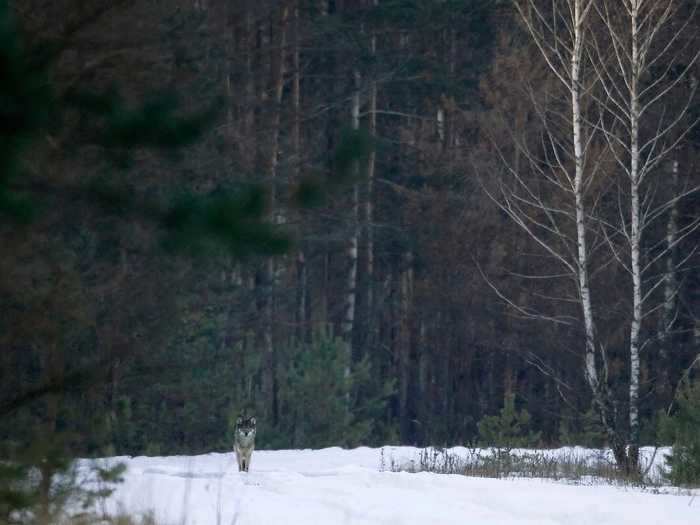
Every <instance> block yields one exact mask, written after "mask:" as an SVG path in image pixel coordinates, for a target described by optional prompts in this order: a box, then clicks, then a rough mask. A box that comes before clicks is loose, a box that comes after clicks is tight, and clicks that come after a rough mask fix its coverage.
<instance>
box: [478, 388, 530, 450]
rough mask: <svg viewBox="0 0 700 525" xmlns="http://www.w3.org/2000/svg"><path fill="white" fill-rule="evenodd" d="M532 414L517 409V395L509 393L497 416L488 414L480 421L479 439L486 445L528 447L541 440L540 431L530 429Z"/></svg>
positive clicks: (508, 447) (509, 447) (507, 447)
mask: <svg viewBox="0 0 700 525" xmlns="http://www.w3.org/2000/svg"><path fill="white" fill-rule="evenodd" d="M529 424H530V414H529V413H528V412H527V410H516V408H515V396H514V395H512V394H511V395H507V396H506V397H505V399H504V401H503V408H502V409H501V411H500V412H499V414H498V415H497V416H486V417H484V418H482V419H481V421H479V424H478V427H479V441H480V442H481V444H482V445H484V446H493V447H499V448H506V449H511V448H527V447H533V446H535V445H536V444H537V443H538V442H539V440H540V433H539V432H531V431H529V429H528V426H529Z"/></svg>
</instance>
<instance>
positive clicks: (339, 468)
mask: <svg viewBox="0 0 700 525" xmlns="http://www.w3.org/2000/svg"><path fill="white" fill-rule="evenodd" d="M417 453H418V451H417V450H416V449H412V448H409V447H385V449H384V455H385V458H387V459H388V458H390V457H394V458H395V459H399V460H406V459H408V458H413V457H416V456H417ZM114 459H116V460H119V461H124V462H125V463H126V464H127V466H128V471H127V474H126V475H125V482H124V483H123V484H122V485H121V486H119V488H118V489H117V491H116V492H115V493H114V495H113V496H112V497H111V499H110V501H109V506H110V507H111V509H114V510H116V509H117V508H121V509H123V510H125V511H127V512H129V513H140V512H148V511H152V512H153V513H154V514H155V516H156V518H157V520H158V523H159V525H160V524H162V525H175V524H178V525H184V524H187V525H233V524H235V525H253V524H255V525H275V524H282V525H297V524H300V525H301V524H303V525H312V524H319V525H320V524H324V525H325V524H329V525H330V524H338V525H341V524H367V525H380V524H381V525H399V524H426V525H443V524H444V525H456V524H460V525H481V524H483V525H511V524H518V525H627V524H629V525H643V524H650V525H651V524H659V525H700V498H697V499H694V498H693V496H690V495H687V494H651V493H650V492H645V491H641V490H636V489H624V488H617V487H612V486H606V485H591V486H580V485H567V484H565V483H557V482H552V481H547V480H524V479H523V480H496V479H484V478H468V477H464V476H458V475H440V474H430V473H419V474H409V473H403V472H399V473H394V472H380V471H379V466H380V461H381V457H380V449H368V448H359V449H354V450H342V449H339V448H331V449H323V450H316V451H311V450H300V451H256V452H255V453H254V455H253V460H252V464H251V472H249V473H247V474H246V473H239V472H238V471H237V468H236V462H235V459H234V456H233V454H208V455H203V456H193V457H179V456H174V457H156V458H145V457H136V458H114Z"/></svg>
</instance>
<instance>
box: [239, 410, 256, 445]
mask: <svg viewBox="0 0 700 525" xmlns="http://www.w3.org/2000/svg"><path fill="white" fill-rule="evenodd" d="M236 438H237V439H238V440H239V441H242V442H245V441H248V442H252V441H253V440H254V439H255V417H243V416H238V419H237V420H236Z"/></svg>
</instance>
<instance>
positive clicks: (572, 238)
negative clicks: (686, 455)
mask: <svg viewBox="0 0 700 525" xmlns="http://www.w3.org/2000/svg"><path fill="white" fill-rule="evenodd" d="M514 5H515V8H516V10H517V13H518V14H519V18H520V20H521V21H522V23H523V24H524V26H525V28H526V30H527V33H528V35H529V37H530V39H531V40H532V42H533V43H534V45H535V46H536V47H537V49H538V50H539V52H540V55H541V58H542V59H543V61H544V63H545V65H546V68H547V70H548V72H549V75H550V77H551V78H552V79H553V81H554V82H555V84H556V86H557V87H558V90H559V91H553V92H552V93H551V94H550V93H547V94H545V95H541V94H539V93H536V92H535V90H534V89H531V91H530V95H531V96H530V98H531V102H532V104H533V105H534V107H535V111H536V113H537V114H538V115H539V117H540V120H541V124H542V128H543V130H544V131H543V136H542V141H541V144H540V145H539V146H540V152H539V153H540V154H539V155H538V153H536V152H533V151H532V150H531V148H529V147H528V146H527V144H524V143H519V144H518V147H519V148H520V149H521V150H522V154H523V156H524V157H525V158H526V159H527V160H528V161H529V162H528V166H529V170H530V172H531V174H532V175H533V176H532V177H528V175H527V173H526V172H525V170H524V169H522V170H517V169H514V167H513V165H512V164H511V163H508V162H507V161H506V162H505V165H506V169H507V171H508V172H509V174H510V177H511V179H512V180H513V185H512V186H510V187H509V186H507V185H505V184H502V185H501V187H500V188H499V193H498V194H495V193H490V195H491V197H492V199H493V200H494V201H495V202H497V204H498V205H499V207H500V208H501V210H502V211H504V212H505V213H506V215H507V216H508V217H509V218H510V219H511V220H513V221H514V222H515V224H517V225H518V226H519V227H520V228H521V229H522V230H523V231H524V232H525V233H526V234H527V235H528V236H529V237H530V238H531V239H532V240H533V241H534V242H535V244H536V245H538V246H539V247H540V249H541V250H543V251H544V253H545V254H547V255H548V256H549V257H550V258H551V260H553V261H554V262H555V263H556V265H558V266H559V268H560V269H561V270H562V272H558V271H557V272H552V274H553V275H551V276H544V275H537V276H530V277H532V278H537V279H542V278H547V277H549V278H551V277H553V276H558V277H564V278H566V279H569V280H571V282H572V283H573V284H574V286H575V289H576V296H575V298H573V301H575V302H576V304H577V306H578V316H577V318H575V319H572V318H567V317H565V316H562V315H558V314H553V315H546V314H542V313H539V312H532V311H530V310H527V309H524V308H522V307H519V306H517V305H515V304H514V303H512V302H511V304H512V306H514V307H515V308H517V309H518V311H519V312H520V313H521V314H522V315H524V316H526V317H532V318H538V319H546V320H549V321H552V322H556V323H565V324H575V325H579V323H580V325H582V327H583V334H584V344H583V362H582V372H583V375H584V377H585V380H586V383H587V384H588V387H589V388H590V391H591V393H592V399H593V405H594V407H595V409H596V411H597V413H598V414H599V416H600V419H601V421H602V423H603V426H604V428H605V431H606V433H607V436H608V440H609V442H610V445H611V447H612V449H613V453H614V455H615V458H616V461H617V463H618V464H619V465H621V466H622V465H625V464H626V463H627V457H626V450H625V440H624V438H623V436H622V434H621V432H620V430H619V428H618V426H617V423H616V417H615V412H616V410H615V402H614V399H613V395H612V393H611V391H610V389H609V387H608V364H607V361H608V360H607V356H606V352H605V345H604V344H602V342H601V341H600V340H599V338H598V334H597V330H596V315H595V311H594V302H593V299H592V291H591V277H590V275H591V274H590V267H591V262H592V260H591V254H592V253H593V252H594V251H595V250H596V249H598V248H599V246H600V243H599V242H598V239H597V238H596V239H594V244H593V246H591V244H590V243H591V239H590V238H589V237H590V236H591V232H592V231H596V228H597V227H596V224H595V221H593V220H592V216H593V214H594V209H593V208H594V203H595V202H596V201H597V200H596V195H593V194H592V192H593V188H594V186H593V182H594V180H595V175H596V173H597V172H598V170H599V168H600V164H599V162H598V159H597V158H596V156H595V155H594V148H595V146H596V136H597V135H596V128H595V126H593V125H591V124H590V123H589V122H590V120H591V117H589V116H587V114H586V113H587V109H586V108H587V107H588V106H589V105H590V87H591V86H590V79H589V78H587V76H586V75H587V72H588V70H589V69H590V66H589V64H588V57H587V53H586V49H587V46H588V39H589V38H590V30H589V24H590V22H591V18H592V16H593V15H594V3H593V0H551V1H546V2H542V1H538V0H516V1H514ZM557 87H555V89H557ZM540 89H541V87H540ZM559 93H563V96H562V97H560V98H557V96H558V95H559ZM543 97H544V100H543ZM502 158H503V160H504V161H505V157H503V155H502Z"/></svg>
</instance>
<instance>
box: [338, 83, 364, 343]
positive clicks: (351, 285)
mask: <svg viewBox="0 0 700 525" xmlns="http://www.w3.org/2000/svg"><path fill="white" fill-rule="evenodd" d="M354 82H355V90H354V91H353V94H352V101H351V108H350V113H351V122H352V129H353V131H358V130H359V129H360V72H359V71H357V70H356V71H355V72H354ZM358 174H359V163H358V162H355V167H354V174H353V175H354V177H355V182H354V183H353V186H352V195H351V203H350V206H351V210H350V236H349V237H350V238H349V240H348V245H347V249H346V257H347V274H346V278H345V312H344V316H343V322H342V330H341V331H342V336H343V339H344V340H345V341H346V343H347V344H348V345H349V346H350V348H351V349H352V338H353V331H354V327H355V304H356V298H357V255H358V237H359V224H358V219H359V208H360V195H359V186H358V183H357V176H358Z"/></svg>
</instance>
